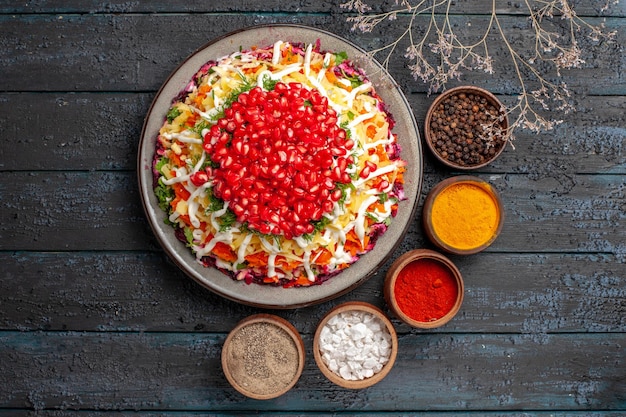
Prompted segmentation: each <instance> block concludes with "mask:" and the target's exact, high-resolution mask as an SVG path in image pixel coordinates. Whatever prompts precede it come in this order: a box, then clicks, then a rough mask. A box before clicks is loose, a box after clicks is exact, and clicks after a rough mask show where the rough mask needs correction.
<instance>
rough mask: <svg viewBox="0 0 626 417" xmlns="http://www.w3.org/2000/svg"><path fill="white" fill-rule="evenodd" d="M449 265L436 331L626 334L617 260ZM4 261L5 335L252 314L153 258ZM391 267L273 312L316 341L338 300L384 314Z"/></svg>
mask: <svg viewBox="0 0 626 417" xmlns="http://www.w3.org/2000/svg"><path fill="white" fill-rule="evenodd" d="M454 260H455V262H456V264H457V265H458V267H459V269H460V270H461V273H462V274H463V276H464V278H465V286H466V294H465V299H464V302H463V306H462V308H461V311H460V313H459V315H458V316H457V317H455V319H454V320H453V321H452V322H450V323H449V324H448V325H446V326H445V327H444V328H442V329H441V331H444V332H471V333H500V332H506V333H524V334H537V335H544V334H547V333H555V332H559V333H572V332H594V333H603V332H609V333H611V332H622V331H623V330H624V328H626V306H624V299H625V298H626V276H625V275H624V274H623V271H624V267H623V264H621V263H620V262H619V260H618V259H616V257H615V256H613V255H608V254H544V255H538V254H534V253H531V254H508V253H506V254H505V253H488V254H480V255H477V256H475V257H471V258H467V257H466V258H454ZM0 263H2V264H3V265H5V266H6V268H7V270H8V271H9V273H8V274H6V279H5V280H3V281H2V282H0V318H1V321H0V329H2V330H14V329H19V330H23V331H33V330H35V331H38V330H50V331H64V330H68V329H72V330H76V331H156V332H162V331H180V332H193V331H198V332H201V333H203V332H219V333H224V332H228V331H229V329H231V328H233V327H234V325H235V324H236V323H237V322H238V321H239V320H241V319H243V318H244V317H246V316H247V315H250V314H253V313H254V312H255V311H257V310H256V309H254V308H251V307H243V306H240V305H237V304H236V303H234V302H231V301H227V300H225V299H223V298H221V297H218V296H216V295H215V294H213V293H211V292H209V291H208V290H205V289H203V288H202V287H200V286H199V285H198V284H196V283H195V282H194V281H192V280H191V279H189V278H187V277H186V276H185V275H184V274H183V273H182V272H181V271H179V270H178V269H177V267H176V266H175V265H173V264H172V263H171V262H169V260H168V258H167V257H166V255H164V254H162V253H159V252H154V253H153V252H149V253H145V252H134V253H126V252H104V251H102V252H87V253H85V252H61V253H57V252H52V253H37V252H18V253H12V254H2V256H0ZM387 265H388V264H387ZM387 265H385V266H384V267H383V268H381V270H380V271H379V272H378V273H377V274H376V275H374V276H373V277H372V278H370V279H369V280H368V281H367V282H366V283H365V284H363V285H362V286H360V287H359V288H357V289H356V290H354V291H353V292H351V293H350V294H347V295H345V296H343V297H341V298H339V299H337V300H334V301H331V302H327V303H324V304H322V305H320V306H319V308H305V309H296V310H293V311H271V310H270V312H272V313H275V314H279V315H281V316H282V317H284V318H285V319H287V320H289V321H292V322H294V323H298V329H299V331H301V332H303V333H307V334H312V333H314V332H315V327H316V326H317V323H318V322H319V321H320V320H321V318H322V316H323V314H325V312H326V311H327V310H329V309H330V308H331V307H332V306H333V305H336V304H339V303H341V302H344V301H348V300H355V299H360V300H363V301H367V302H370V303H372V304H374V305H377V306H378V307H380V308H382V309H384V310H385V311H388V309H387V307H386V305H385V303H384V301H383V300H382V297H381V294H382V285H383V284H382V283H383V280H384V274H385V272H386V269H387V268H386V267H387ZM68 266H71V268H68ZM498 271H501V273H498ZM224 279H229V278H227V277H226V276H224ZM245 288H247V289H248V290H249V291H254V287H253V286H250V287H245ZM163 293H165V294H167V296H166V297H164V296H163V295H162V294H163ZM395 324H396V326H397V330H398V332H400V333H408V332H410V328H409V327H408V326H405V325H401V324H400V322H399V321H397V320H395ZM436 331H438V330H434V331H429V332H426V333H432V332H436ZM415 333H419V332H415Z"/></svg>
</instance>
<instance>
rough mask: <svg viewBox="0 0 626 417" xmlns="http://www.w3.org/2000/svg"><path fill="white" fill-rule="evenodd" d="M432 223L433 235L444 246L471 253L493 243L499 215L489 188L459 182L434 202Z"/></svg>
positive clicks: (482, 185) (448, 188) (446, 189)
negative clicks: (444, 244)
mask: <svg viewBox="0 0 626 417" xmlns="http://www.w3.org/2000/svg"><path fill="white" fill-rule="evenodd" d="M431 221H432V226H433V231H434V233H435V234H436V235H437V236H438V237H439V239H441V240H442V241H443V242H444V243H446V244H448V245H449V246H451V247H453V248H456V249H460V250H471V249H475V248H477V247H479V246H481V245H483V244H485V243H488V242H489V241H490V240H491V239H492V237H493V236H494V235H495V233H496V231H497V228H498V223H499V221H500V212H499V209H498V205H497V203H496V201H495V200H494V197H493V196H492V193H491V192H490V187H489V185H488V184H481V183H476V182H459V183H455V184H451V185H449V186H448V187H446V188H445V189H444V190H443V191H441V193H440V194H439V195H438V196H437V198H435V200H434V202H433V205H432V211H431Z"/></svg>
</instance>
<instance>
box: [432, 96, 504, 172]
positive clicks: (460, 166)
mask: <svg viewBox="0 0 626 417" xmlns="http://www.w3.org/2000/svg"><path fill="white" fill-rule="evenodd" d="M460 94H465V95H469V94H473V95H475V96H479V97H481V98H485V99H486V101H487V103H489V104H491V105H493V106H494V107H495V108H496V109H497V110H498V117H500V118H501V121H500V128H501V130H502V132H504V133H503V134H502V135H500V137H499V140H498V141H497V142H496V147H495V153H493V154H491V155H488V156H483V157H484V158H485V159H484V160H483V161H482V162H476V163H470V164H460V163H457V162H455V161H453V160H450V159H449V157H447V156H443V155H442V154H440V153H439V151H438V150H437V149H436V147H435V143H436V142H437V140H438V139H437V135H436V133H435V131H434V130H433V129H434V128H433V127H432V126H431V122H432V121H433V116H434V114H435V112H436V110H437V107H438V106H439V105H440V104H441V103H442V102H443V101H444V100H447V99H448V98H450V97H452V96H455V95H460ZM503 108H504V107H503V106H502V103H501V102H500V100H498V99H497V98H496V96H494V95H493V94H491V93H490V92H489V91H487V90H485V89H483V88H479V87H474V86H460V87H455V88H451V89H450V90H447V91H445V92H443V93H442V94H440V95H439V96H438V97H437V98H436V99H435V101H433V103H432V104H431V105H430V108H429V109H428V113H426V120H425V123H424V140H425V141H426V145H427V146H428V148H429V149H430V151H431V152H432V154H433V155H434V156H435V157H436V158H437V159H438V160H439V161H440V162H441V163H443V164H444V165H447V166H448V167H450V168H453V169H457V170H473V169H478V168H482V167H484V166H485V165H488V164H490V163H491V162H493V161H494V160H495V159H496V158H498V157H499V156H500V154H501V153H502V152H503V151H504V148H506V144H507V142H508V138H509V136H510V132H509V130H508V129H509V119H508V116H507V114H506V112H504V111H502V109H503ZM477 114H478V115H480V114H484V112H483V113H481V112H478V113H477ZM450 117H451V118H452V120H450V121H445V123H447V124H448V125H447V127H448V128H450V123H452V122H453V121H455V122H460V120H456V119H455V118H454V115H452V116H450ZM472 117H473V116H472ZM444 127H445V126H444ZM444 127H441V129H443V128H444ZM437 129H440V127H437ZM467 140H473V139H471V138H467ZM468 146H469V144H468Z"/></svg>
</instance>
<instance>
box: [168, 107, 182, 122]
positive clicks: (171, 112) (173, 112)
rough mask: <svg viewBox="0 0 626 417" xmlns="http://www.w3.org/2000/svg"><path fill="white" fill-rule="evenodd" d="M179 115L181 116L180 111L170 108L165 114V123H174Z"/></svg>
mask: <svg viewBox="0 0 626 417" xmlns="http://www.w3.org/2000/svg"><path fill="white" fill-rule="evenodd" d="M181 114H182V111H180V110H179V109H178V107H172V108H171V109H170V110H169V111H168V112H167V122H168V123H172V122H173V121H174V119H175V118H177V117H178V116H180V115H181Z"/></svg>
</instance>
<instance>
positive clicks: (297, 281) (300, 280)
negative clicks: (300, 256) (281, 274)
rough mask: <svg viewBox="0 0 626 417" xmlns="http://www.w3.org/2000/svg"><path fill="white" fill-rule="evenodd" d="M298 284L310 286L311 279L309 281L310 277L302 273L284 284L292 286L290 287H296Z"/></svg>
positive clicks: (288, 286) (287, 286) (286, 286)
mask: <svg viewBox="0 0 626 417" xmlns="http://www.w3.org/2000/svg"><path fill="white" fill-rule="evenodd" d="M296 285H299V286H301V287H308V286H310V285H311V281H309V278H307V276H306V275H300V276H299V277H298V278H296V279H294V280H293V281H289V282H288V283H286V284H285V285H283V287H285V288H290V287H295V286H296Z"/></svg>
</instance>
